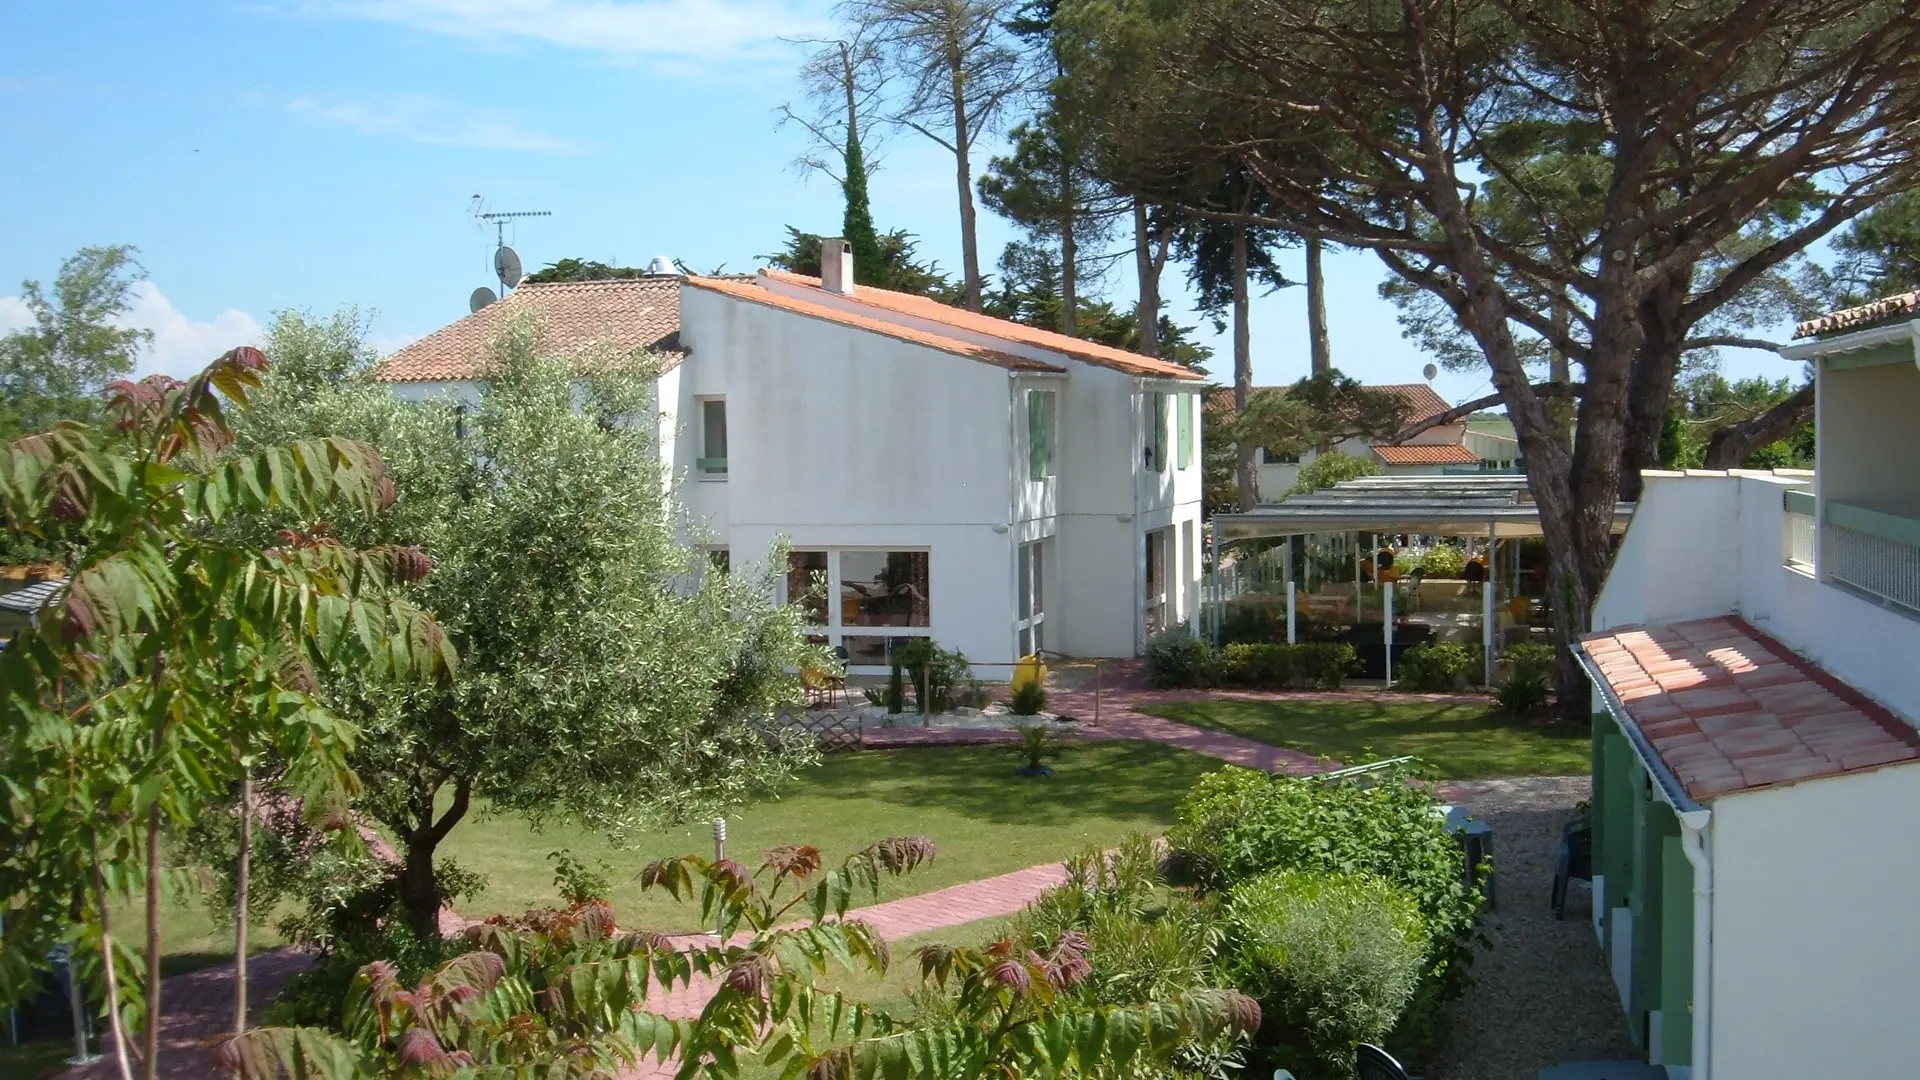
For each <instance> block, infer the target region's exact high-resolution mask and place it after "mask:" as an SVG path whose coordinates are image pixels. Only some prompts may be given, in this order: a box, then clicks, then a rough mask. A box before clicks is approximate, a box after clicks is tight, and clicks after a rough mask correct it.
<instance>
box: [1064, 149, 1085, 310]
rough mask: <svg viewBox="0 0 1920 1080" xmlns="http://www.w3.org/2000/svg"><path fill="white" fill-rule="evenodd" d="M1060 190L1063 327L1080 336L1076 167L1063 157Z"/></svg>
mask: <svg viewBox="0 0 1920 1080" xmlns="http://www.w3.org/2000/svg"><path fill="white" fill-rule="evenodd" d="M1064 157H1065V155H1064V154H1063V155H1062V158H1063V159H1064ZM1060 192H1061V198H1060V329H1061V332H1062V333H1064V334H1066V335H1067V336H1068V337H1079V336H1080V266H1079V264H1080V240H1079V238H1078V237H1076V236H1075V235H1074V228H1075V225H1076V222H1075V221H1074V214H1073V197H1072V192H1073V168H1072V167H1071V166H1070V165H1068V164H1067V163H1066V162H1065V161H1064V160H1063V161H1062V162H1061V165H1060Z"/></svg>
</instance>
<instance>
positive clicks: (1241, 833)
mask: <svg viewBox="0 0 1920 1080" xmlns="http://www.w3.org/2000/svg"><path fill="white" fill-rule="evenodd" d="M1414 779H1415V777H1414V776H1413V775H1412V773H1411V772H1409V771H1408V770H1406V769H1403V768H1393V769H1387V770H1384V771H1381V772H1376V773H1373V774H1371V775H1370V776H1368V777H1366V778H1364V781H1363V780H1361V779H1354V780H1336V781H1323V780H1315V779H1312V778H1302V777H1288V776H1269V775H1267V774H1265V773H1259V772H1253V771H1250V770H1246V769H1234V768H1228V769H1222V770H1220V771H1218V772H1214V773H1209V774H1208V775H1206V776H1204V777H1202V778H1201V780H1200V783H1199V784H1197V785H1195V787H1194V789H1193V791H1192V792H1191V793H1189V794H1188V795H1187V797H1186V799H1185V800H1183V801H1182V802H1181V804H1180V807H1179V811H1178V819H1177V821H1176V823H1175V825H1174V827H1173V828H1172V829H1171V830H1169V832H1168V834H1167V840H1168V844H1169V846H1170V849H1171V853H1170V858H1171V859H1172V860H1173V863H1174V864H1175V865H1178V866H1180V867H1182V868H1183V871H1184V873H1185V874H1186V875H1188V876H1189V877H1190V878H1191V879H1192V880H1195V881H1196V882H1198V883H1200V884H1202V885H1203V886H1206V887H1210V888H1215V889H1232V888H1234V887H1236V886H1239V885H1241V884H1242V883H1245V882H1248V881H1251V880H1253V879H1255V878H1258V877H1261V876H1262V875H1265V874H1270V873H1273V872H1275V871H1283V870H1294V871H1303V872H1309V873H1316V874H1362V875H1371V876H1372V877H1375V878H1378V879H1380V880H1382V881H1385V882H1386V883H1387V884H1389V885H1391V886H1392V887H1393V888H1395V889H1397V890H1399V891H1400V892H1401V893H1403V894H1405V895H1406V897H1407V898H1408V899H1409V900H1411V901H1412V902H1413V903H1414V904H1415V905H1416V906H1417V907H1418V908H1419V910H1420V914H1421V918H1422V921H1423V930H1424V940H1425V941H1426V943H1427V951H1426V955H1425V957H1424V958H1423V967H1422V971H1421V976H1420V981H1419V985H1418V987H1417V988H1416V990H1415V991H1414V994H1413V996H1412V999H1411V1003H1410V1004H1407V1005H1406V1006H1405V1007H1404V1008H1403V1010H1402V1011H1401V1013H1400V1014H1399V1021H1398V1026H1397V1032H1396V1036H1395V1043H1396V1044H1397V1045H1398V1046H1399V1047H1400V1048H1401V1049H1402V1050H1404V1051H1406V1052H1407V1053H1408V1054H1409V1056H1412V1057H1415V1058H1417V1057H1419V1056H1420V1055H1421V1054H1422V1053H1424V1052H1425V1051H1426V1050H1427V1049H1430V1048H1431V1046H1432V1044H1433V1042H1434V1041H1435V1040H1436V1039H1437V1037H1438V1034H1439V1022H1440V1005H1441V1003H1442V1002H1443V1001H1445V1000H1446V998H1448V997H1450V996H1451V995H1452V994H1453V993H1455V992H1457V991H1458V989H1459V988H1460V987H1461V986H1462V985H1463V984H1464V972H1465V967H1466V965H1467V964H1468V963H1470V962H1471V958H1472V956H1471V953H1470V951H1469V946H1468V942H1469V940H1470V937H1471V935H1472V933H1473V929H1474V924H1475V922H1476V920H1477V919H1478V916H1479V911H1480V906H1481V896H1480V893H1479V890H1478V889H1469V888H1468V887H1467V884H1466V874H1465V871H1466V858H1465V854H1464V853H1463V852H1462V851H1461V848H1460V844H1459V842H1458V841H1457V840H1456V839H1455V838H1454V837H1453V836H1451V835H1449V834H1448V833H1447V831H1446V828H1445V822H1444V820H1443V819H1442V818H1441V817H1439V816H1438V815H1437V814H1435V812H1434V810H1435V807H1436V806H1437V805H1438V800H1436V799H1435V798H1434V797H1433V795H1432V794H1430V793H1429V792H1428V790H1427V789H1425V788H1424V787H1421V786H1419V785H1417V784H1415V783H1413V780H1414Z"/></svg>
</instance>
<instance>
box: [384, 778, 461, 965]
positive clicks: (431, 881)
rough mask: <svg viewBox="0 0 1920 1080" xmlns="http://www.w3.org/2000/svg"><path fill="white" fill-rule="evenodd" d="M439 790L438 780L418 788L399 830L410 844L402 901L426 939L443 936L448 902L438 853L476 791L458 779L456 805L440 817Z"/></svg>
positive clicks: (405, 858)
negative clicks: (436, 811)
mask: <svg viewBox="0 0 1920 1080" xmlns="http://www.w3.org/2000/svg"><path fill="white" fill-rule="evenodd" d="M439 790H440V785H438V784H434V785H433V786H432V787H431V788H424V787H423V788H422V790H420V791H417V792H415V793H414V797H413V800H412V802H413V814H412V815H411V819H410V820H409V821H408V823H407V825H406V827H405V828H404V829H401V830H397V831H398V832H399V833H400V842H401V843H402V844H403V845H405V847H406V850H405V851H403V852H401V865H400V903H401V905H402V906H403V907H405V908H406V909H407V925H408V926H409V927H410V928H412V930H413V933H414V936H415V937H418V938H419V939H420V940H422V941H432V940H434V939H436V938H438V937H439V936H440V909H441V908H442V907H444V906H445V905H446V896H445V895H444V894H442V893H441V891H440V881H439V879H438V878H436V877H434V876H433V856H434V853H435V852H436V851H438V850H439V847H440V841H442V840H445V839H446V838H447V834H448V833H450V832H452V831H453V827H454V826H455V825H457V824H459V823H460V819H461V818H463V817H465V816H466V814H467V807H468V806H469V805H470V804H471V802H472V795H473V786H472V784H471V783H469V782H468V781H467V780H464V779H462V780H457V781H455V783H454V788H453V805H452V806H450V807H448V808H447V812H446V813H445V814H442V815H441V816H440V818H439V820H437V821H436V820H434V817H433V799H434V795H435V794H436V793H437V792H438V791H439Z"/></svg>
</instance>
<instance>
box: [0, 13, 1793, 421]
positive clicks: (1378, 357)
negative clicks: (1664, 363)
mask: <svg viewBox="0 0 1920 1080" xmlns="http://www.w3.org/2000/svg"><path fill="white" fill-rule="evenodd" d="M6 24H7V30H6V33H5V34H4V35H0V145H3V146H5V147H6V148H7V156H8V159H9V160H10V161H11V162H12V163H13V164H12V165H11V166H9V167H8V168H7V169H5V170H0V207H3V208H4V209H0V328H4V327H5V326H6V325H8V324H10V323H11V322H17V321H18V319H19V312H20V307H19V303H18V300H17V299H16V297H17V292H18V287H17V283H18V282H19V281H20V280H22V279H23V278H37V279H41V280H47V279H50V278H51V277H52V276H53V273H54V270H55V268H56V267H57V266H58V264H59V261H60V259H61V258H63V257H64V256H66V255H68V254H70V253H71V252H72V251H73V250H74V249H76V248H78V247H80V246H82V245H86V244H110V243H131V244H135V245H137V246H138V247H139V248H140V252H141V255H140V257H141V260H142V262H143V263H144V264H145V266H146V267H147V269H148V270H149V271H150V273H151V282H150V284H149V285H148V286H146V287H143V289H142V290H141V293H140V296H139V304H138V308H137V310H136V312H135V314H134V319H135V321H138V322H140V323H141V324H142V325H147V326H150V327H152V328H153V329H154V330H155V332H156V344H155V348H154V351H153V353H152V354H151V355H150V356H149V357H148V358H147V359H146V361H145V363H144V365H143V366H144V367H146V368H148V369H153V370H169V371H173V372H175V373H179V372H182V371H186V370H191V369H194V368H197V367H198V366H199V365H200V364H202V363H204V362H205V361H206V360H208V359H211V358H212V357H213V356H214V355H216V354H217V353H218V352H219V351H221V350H223V349H225V348H227V347H230V346H232V345H234V344H238V343H241V342H243V341H249V340H254V339H255V338H256V337H257V334H258V327H259V325H261V324H264V323H266V322H268V321H269V320H270V318H271V316H272V313H273V312H275V311H277V310H281V309H287V308H304V309H310V310H313V311H317V312H328V311H332V310H333V309H335V308H337V307H340V306H343V305H352V306H356V307H358V308H360V309H361V310H362V311H363V312H365V313H368V314H370V315H371V316H372V320H371V328H370V332H371V336H372V337H373V339H374V340H375V341H376V342H377V343H380V344H382V345H384V346H387V347H393V346H397V345H399V344H401V343H404V342H405V341H408V340H411V339H413V338H415V337H418V336H420V335H422V334H425V333H428V332H430V331H432V330H434V329H437V328H438V327H440V326H442V325H444V324H446V323H447V322H450V321H452V320H454V319H456V318H458V317H460V316H461V315H463V314H465V312H466V297H467V294H468V293H469V292H471V291H472V289H473V288H474V287H475V286H478V285H483V284H491V283H492V281H491V279H492V273H491V270H490V269H489V259H490V253H491V248H492V242H493V240H492V231H491V230H490V229H489V230H486V231H485V232H482V231H480V230H478V229H476V228H475V227H474V223H473V221H472V219H471V217H470V216H469V214H468V209H469V201H470V199H471V197H472V196H473V195H475V194H481V195H484V196H485V198H486V201H487V204H488V205H489V206H490V207H491V208H493V209H497V210H522V209H541V210H551V211H553V216H552V217H551V218H546V219H539V220H535V221H530V222H524V223H521V224H519V226H518V228H512V229H509V242H510V243H512V244H514V245H515V246H516V247H517V248H518V250H519V251H520V253H521V255H522V256H523V257H524V258H525V260H526V262H527V264H528V266H529V267H537V266H540V265H543V264H545V263H547V262H551V261H553V260H555V259H558V258H561V257H564V256H570V255H571V256H580V257H584V258H595V259H602V260H606V261H613V260H619V261H621V262H623V263H629V264H643V263H644V262H645V261H646V260H647V259H650V258H652V257H653V256H655V255H670V256H674V257H677V258H681V259H684V260H685V261H686V262H687V263H688V264H690V265H691V266H693V267H694V268H695V269H698V270H703V271H704V270H711V269H714V268H716V267H719V266H722V265H724V266H725V267H726V268H727V269H729V270H736V271H737V270H747V269H750V268H752V267H755V266H757V265H759V260H758V259H757V256H759V255H760V254H763V253H765V252H767V251H770V250H773V249H774V248H776V247H777V246H778V245H779V243H780V240H781V238H782V237H783V235H784V231H783V226H785V225H787V224H793V225H797V226H799V227H801V228H804V229H807V230H810V231H816V232H828V233H831V232H834V231H837V229H838V225H839V221H840V199H839V192H838V190H837V187H836V186H835V185H833V184H832V183H831V182H828V181H826V180H824V178H815V179H812V180H810V181H809V180H806V179H805V178H803V177H802V176H801V175H800V174H798V173H797V172H795V171H794V169H793V168H792V166H791V162H792V160H793V159H794V157H795V156H796V155H797V154H798V153H800V151H801V150H802V149H803V148H804V143H803V140H802V136H801V134H800V133H799V132H798V131H797V130H792V129H789V130H780V129H778V128H777V127H776V124H775V113H774V110H775V109H776V108H777V107H778V106H779V105H780V104H781V103H782V102H784V101H788V100H791V99H792V98H793V97H794V96H795V95H796V93H797V87H796V85H795V81H794V71H795V68H796V66H797V64H798V61H799V57H800V54H801V50H800V49H799V48H798V47H796V46H794V45H791V44H788V43H787V42H786V41H784V40H782V39H783V38H803V37H807V36H810V35H817V34H820V33H824V32H826V31H827V30H829V29H830V27H831V9H830V5H829V4H826V3H820V2H818V0H638V2H631V0H253V2H246V3H226V2H185V0H179V2H168V3H153V2H151V0H147V2H87V0H74V2H70V3H62V4H32V5H29V4H13V5H9V11H8V14H7V16H6ZM881 152H882V154H883V166H882V168H881V170H880V172H879V173H878V174H877V175H876V176H875V178H874V181H873V185H872V194H873V201H874V212H875V216H876V218H877V219H878V221H879V223H880V225H881V227H882V228H896V227H898V228H905V229H907V230H909V231H911V232H914V233H917V234H918V235H919V236H920V237H921V250H922V252H923V254H926V255H929V256H932V257H933V258H935V259H936V260H937V261H938V262H939V263H940V264H941V265H942V266H943V267H945V268H947V269H949V270H956V269H957V267H958V265H959V262H960V259H959V251H960V242H959V232H958V224H957V222H958V215H957V211H956V209H955V193H954V180H953V171H952V164H951V158H950V157H948V156H946V155H945V154H944V152H942V151H940V150H939V149H938V148H937V147H934V146H933V145H932V144H930V143H927V142H925V141H924V140H922V139H920V138H919V137H917V136H913V135H899V136H894V137H892V138H891V139H890V140H889V141H888V142H887V143H886V144H885V146H884V147H883V148H882V151H881ZM982 164H984V155H983V156H982ZM980 220H981V236H980V240H981V250H982V261H983V264H986V265H987V266H989V267H990V266H991V264H992V262H993V261H994V259H995V258H996V257H997V255H998V253H999V251H1000V249H1001V247H1002V246H1003V245H1004V244H1005V243H1006V241H1007V240H1009V239H1012V238H1013V236H1014V233H1013V230H1011V229H1010V228H1009V227H1008V226H1007V225H1006V224H1005V223H1004V222H1001V221H1000V220H998V219H996V218H995V217H994V216H993V215H992V214H991V213H989V212H986V211H985V210H984V209H983V210H982V212H981V218H980ZM1282 258H1283V263H1284V264H1285V265H1286V267H1287V269H1288V272H1289V276H1295V277H1297V276H1298V275H1299V274H1300V272H1301V267H1300V265H1299V264H1300V256H1299V254H1298V252H1289V253H1284V254H1283V256H1282ZM1327 269H1328V294H1329V303H1328V308H1329V324H1330V327H1331V335H1332V339H1333V349H1334V363H1335V364H1336V365H1337V366H1339V367H1340V368H1341V369H1343V370H1345V371H1346V372H1348V373H1349V374H1353V375H1357V376H1360V377H1361V378H1364V379H1366V380H1367V381H1369V382H1405V381H1414V380H1417V379H1419V378H1420V369H1421V367H1422V365H1423V364H1424V363H1425V362H1426V357H1424V356H1422V355H1421V354H1420V353H1419V352H1418V350H1417V349H1415V348H1414V346H1413V345H1411V344H1410V343H1408V342H1406V341H1404V340H1402V339H1401V337H1400V335H1399V331H1398V327H1397V326H1396V324H1395V322H1394V317H1393V316H1394V309H1393V308H1392V307H1391V305H1388V304H1387V303H1386V302H1384V301H1382V300H1380V299H1379V297H1378V295H1377V292H1376V289H1377V286H1378V284H1379V281H1380V278H1381V271H1380V270H1379V269H1378V264H1377V262H1376V261H1375V260H1374V259H1373V257H1372V256H1371V255H1367V254H1364V253H1338V254H1335V255H1333V256H1331V257H1330V258H1329V259H1328V264H1327ZM1108 284H1109V289H1110V290H1111V291H1113V292H1115V293H1118V294H1120V295H1121V296H1122V297H1123V298H1125V297H1130V296H1131V293H1132V289H1133V283H1132V281H1131V279H1130V276H1125V275H1124V274H1123V273H1122V274H1116V275H1115V276H1114V278H1113V280H1112V281H1110V282H1109V283H1108ZM1166 287H1167V289H1168V292H1169V294H1170V295H1174V294H1179V293H1181V292H1182V291H1183V289H1184V275H1183V272H1182V271H1181V269H1180V268H1178V267H1174V268H1171V269H1170V270H1169V273H1168V275H1167V281H1166ZM1303 293H1304V290H1301V289H1289V290H1285V291H1283V292H1279V293H1275V294H1273V295H1270V296H1266V297H1263V298H1260V299H1259V300H1257V301H1256V303H1255V305H1254V319H1253V349H1254V371H1255V377H1256V379H1257V380H1258V381H1259V382H1261V383H1278V382H1287V381H1291V380H1293V379H1295V378H1298V377H1299V376H1300V375H1301V374H1303V373H1304V370H1305V368H1306V365H1307V361H1306V330H1305V317H1304V315H1305V313H1304V307H1305V297H1304V295H1303ZM1177 303H1178V305H1179V306H1178V308H1177V309H1176V311H1175V315H1176V317H1180V318H1183V319H1184V320H1185V321H1200V322H1201V328H1202V333H1203V336H1205V337H1207V338H1209V339H1213V340H1214V343H1215V344H1216V346H1217V347H1219V348H1220V349H1221V350H1222V353H1223V354H1224V352H1225V347H1226V344H1227V343H1226V341H1224V340H1218V339H1217V338H1215V335H1214V334H1213V331H1212V329H1211V327H1210V326H1207V325H1206V324H1205V322H1204V321H1202V320H1197V317H1196V316H1194V315H1193V314H1192V311H1191V308H1190V307H1189V306H1188V303H1187V301H1186V300H1185V298H1184V296H1182V297H1181V298H1180V299H1179V300H1178V301H1177ZM1212 366H1213V370H1214V372H1215V374H1216V376H1220V375H1225V374H1229V373H1230V362H1228V361H1226V360H1225V359H1224V356H1223V358H1221V359H1218V360H1216V361H1215V363H1214V364H1213V365H1212ZM1792 367H1793V366H1792V365H1789V364H1786V363H1784V362H1781V361H1777V360H1776V361H1771V362H1769V361H1767V360H1765V359H1764V358H1763V359H1758V360H1754V359H1744V360H1742V359H1734V358H1730V362H1729V363H1728V365H1727V370H1728V372H1729V374H1744V373H1747V372H1748V371H1750V370H1753V371H1760V370H1764V371H1769V372H1772V373H1775V374H1780V375H1792V374H1795V371H1793V370H1788V369H1789V368H1792ZM1776 369H1777V370H1776ZM1436 386H1437V388H1438V389H1439V390H1440V391H1441V393H1442V394H1444V395H1445V396H1447V397H1449V398H1450V399H1454V400H1461V399H1464V398H1467V397H1470V396H1476V395H1478V394H1481V393H1485V392H1487V391H1488V389H1489V387H1488V384H1487V381H1486V379H1485V377H1484V376H1483V375H1477V374H1476V375H1452V374H1443V375H1442V376H1441V377H1440V379H1439V380H1438V382H1437V383H1436Z"/></svg>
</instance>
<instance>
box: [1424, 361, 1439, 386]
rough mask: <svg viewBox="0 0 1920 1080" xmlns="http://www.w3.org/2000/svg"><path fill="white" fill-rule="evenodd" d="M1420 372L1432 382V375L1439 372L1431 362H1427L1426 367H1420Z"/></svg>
mask: <svg viewBox="0 0 1920 1080" xmlns="http://www.w3.org/2000/svg"><path fill="white" fill-rule="evenodd" d="M1420 374H1422V375H1425V376H1426V377H1427V381H1428V382H1432V381H1433V377H1434V376H1435V375H1438V374H1440V369H1439V368H1438V367H1436V366H1434V365H1432V364H1428V365H1427V366H1426V367H1423V368H1421V369H1420Z"/></svg>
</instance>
